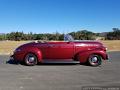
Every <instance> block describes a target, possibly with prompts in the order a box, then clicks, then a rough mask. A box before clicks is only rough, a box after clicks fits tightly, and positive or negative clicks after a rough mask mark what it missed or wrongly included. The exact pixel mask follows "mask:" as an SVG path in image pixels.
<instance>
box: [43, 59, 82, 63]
mask: <svg viewBox="0 0 120 90" xmlns="http://www.w3.org/2000/svg"><path fill="white" fill-rule="evenodd" d="M43 63H66V64H67V63H68V64H70V63H71V64H72V63H73V64H79V63H80V61H74V60H73V59H43Z"/></svg>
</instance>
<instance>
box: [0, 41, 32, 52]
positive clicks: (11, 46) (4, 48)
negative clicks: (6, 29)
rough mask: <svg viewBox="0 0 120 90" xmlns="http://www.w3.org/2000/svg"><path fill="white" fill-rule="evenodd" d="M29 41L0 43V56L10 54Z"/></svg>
mask: <svg viewBox="0 0 120 90" xmlns="http://www.w3.org/2000/svg"><path fill="white" fill-rule="evenodd" d="M27 42H30V41H0V54H12V53H13V51H14V50H15V48H17V47H18V46H20V45H21V44H24V43H27Z"/></svg>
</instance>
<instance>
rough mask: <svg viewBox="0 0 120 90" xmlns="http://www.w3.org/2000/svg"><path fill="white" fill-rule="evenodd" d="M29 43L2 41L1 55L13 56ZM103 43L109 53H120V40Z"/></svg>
mask: <svg viewBox="0 0 120 90" xmlns="http://www.w3.org/2000/svg"><path fill="white" fill-rule="evenodd" d="M28 42H31V41H0V54H12V53H13V51H14V50H15V48H17V47H18V46H19V45H21V44H24V43H28ZM101 42H102V43H103V44H104V45H105V46H106V47H107V48H108V51H120V40H111V41H110V40H106V41H101Z"/></svg>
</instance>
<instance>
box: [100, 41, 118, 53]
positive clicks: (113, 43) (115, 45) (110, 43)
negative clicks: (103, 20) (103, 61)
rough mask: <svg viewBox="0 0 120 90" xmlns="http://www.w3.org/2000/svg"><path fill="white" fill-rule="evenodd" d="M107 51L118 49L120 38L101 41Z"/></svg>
mask: <svg viewBox="0 0 120 90" xmlns="http://www.w3.org/2000/svg"><path fill="white" fill-rule="evenodd" d="M101 42H102V43H103V44H104V45H105V46H106V47H107V48H108V50H109V51H120V40H105V41H101Z"/></svg>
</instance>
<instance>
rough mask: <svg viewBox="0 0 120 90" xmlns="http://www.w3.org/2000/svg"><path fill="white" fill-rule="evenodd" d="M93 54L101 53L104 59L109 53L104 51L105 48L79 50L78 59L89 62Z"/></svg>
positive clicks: (81, 61)
mask: <svg viewBox="0 0 120 90" xmlns="http://www.w3.org/2000/svg"><path fill="white" fill-rule="evenodd" d="M92 54H97V55H100V56H101V57H102V59H104V60H106V59H107V54H106V52H105V51H103V50H90V51H83V52H79V53H78V54H77V60H79V61H80V63H85V62H87V60H88V58H89V56H90V55H92Z"/></svg>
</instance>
